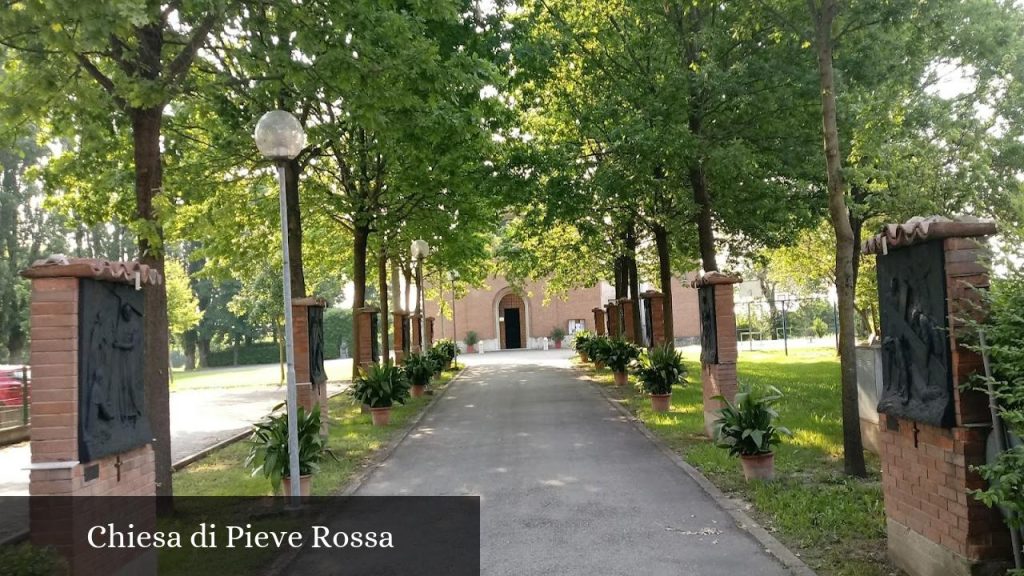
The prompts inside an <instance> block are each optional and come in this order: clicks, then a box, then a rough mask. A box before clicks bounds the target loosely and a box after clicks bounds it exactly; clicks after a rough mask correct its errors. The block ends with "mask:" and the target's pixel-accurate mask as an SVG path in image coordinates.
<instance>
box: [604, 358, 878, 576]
mask: <svg viewBox="0 0 1024 576" xmlns="http://www.w3.org/2000/svg"><path fill="white" fill-rule="evenodd" d="M686 367H687V370H688V372H689V376H688V380H689V383H688V384H687V385H685V386H677V387H676V388H675V390H674V391H673V396H672V410H671V412H669V413H668V414H664V415H661V414H655V413H653V412H652V411H651V409H650V402H649V401H648V399H647V397H645V396H643V395H642V394H640V393H638V392H637V391H636V389H635V387H634V386H633V383H634V379H633V378H632V377H631V378H630V385H629V386H624V387H621V388H620V387H616V386H615V385H614V383H613V380H612V374H611V372H610V371H609V370H607V369H604V370H600V371H595V370H594V368H593V365H588V366H587V370H589V371H590V372H591V374H592V375H593V377H594V379H595V380H596V381H597V382H599V383H601V384H602V385H605V386H607V387H608V389H609V390H610V392H611V394H612V395H613V396H614V397H616V398H619V399H621V400H622V401H623V402H624V403H625V405H626V406H627V407H628V408H629V409H630V410H631V411H632V412H633V413H635V414H637V416H638V417H639V418H640V419H641V420H642V421H643V422H644V424H646V426H647V427H648V428H649V429H650V430H651V431H652V432H654V433H655V434H656V435H658V436H659V437H660V438H661V439H662V440H663V441H665V442H666V443H667V444H668V445H669V446H670V447H671V448H672V449H674V450H676V451H677V452H679V453H680V454H682V455H683V457H684V458H685V459H686V460H687V462H689V463H690V464H692V465H694V466H695V467H697V468H698V469H700V470H701V472H703V473H704V474H705V475H706V476H707V477H708V478H709V479H710V480H711V481H712V482H714V483H715V484H716V485H717V486H718V487H719V488H721V489H722V490H723V491H725V492H728V493H730V494H732V495H735V496H740V497H742V498H743V499H745V500H746V501H748V502H750V503H752V504H753V510H751V512H752V513H753V516H754V517H755V518H756V519H757V520H758V522H760V523H761V524H762V526H764V527H765V528H766V529H767V530H769V531H770V532H773V533H774V534H775V536H776V537H777V538H778V539H779V540H781V541H782V542H783V543H784V544H785V545H786V546H787V547H789V548H790V550H792V551H793V552H794V553H796V554H798V555H799V556H800V557H801V558H802V559H803V560H804V561H805V562H807V564H808V565H809V566H810V567H811V568H812V569H814V570H815V571H817V572H818V573H820V574H823V575H826V574H829V575H836V576H881V575H888V574H893V573H898V570H897V569H896V568H895V567H894V566H892V565H891V564H890V563H889V561H888V559H887V557H886V553H885V510H884V507H883V504H882V489H881V484H880V477H879V472H878V470H879V462H878V458H877V457H876V456H875V455H873V454H868V455H867V457H868V470H869V471H870V473H871V477H870V478H868V479H867V480H856V479H851V478H848V477H846V476H844V475H843V463H842V454H843V440H842V420H841V406H840V393H839V361H838V358H837V357H836V355H835V350H834V349H803V350H791V351H790V353H789V356H785V355H784V354H783V352H782V351H766V352H756V351H755V352H744V351H741V352H740V358H739V363H738V370H739V379H740V381H741V382H745V383H750V384H753V385H755V386H756V385H773V386H776V387H777V388H779V389H780V390H781V391H782V393H783V394H784V398H783V400H782V402H781V403H780V404H779V406H778V410H779V413H780V424H781V425H783V426H786V427H788V428H789V429H790V430H791V431H792V432H793V438H789V439H784V440H783V444H782V445H781V446H779V447H777V449H776V456H775V467H776V478H777V479H776V481H775V482H770V483H764V482H754V483H751V484H748V483H746V481H745V480H744V479H743V472H742V471H741V469H740V463H739V461H738V459H736V458H730V457H729V456H728V452H727V451H726V450H723V449H721V448H716V447H715V446H714V444H712V443H711V442H710V441H709V440H708V439H707V437H706V436H704V416H703V402H702V399H701V383H700V364H699V361H698V358H697V357H696V356H694V355H688V356H687V362H686Z"/></svg>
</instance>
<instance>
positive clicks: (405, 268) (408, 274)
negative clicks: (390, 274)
mask: <svg viewBox="0 0 1024 576" xmlns="http://www.w3.org/2000/svg"><path fill="white" fill-rule="evenodd" d="M402 277H403V278H405V305H404V306H402V309H403V310H405V312H406V313H408V312H409V310H411V309H412V308H410V307H409V299H410V298H411V297H412V265H411V264H402Z"/></svg>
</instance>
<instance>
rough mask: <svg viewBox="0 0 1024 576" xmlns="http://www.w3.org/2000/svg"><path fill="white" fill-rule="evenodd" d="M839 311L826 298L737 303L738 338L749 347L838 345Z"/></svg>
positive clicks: (784, 347) (742, 344)
mask: <svg viewBox="0 0 1024 576" xmlns="http://www.w3.org/2000/svg"><path fill="white" fill-rule="evenodd" d="M838 324H839V322H838V314H837V310H836V306H835V304H834V303H832V302H829V301H828V300H826V299H823V298H788V299H780V300H775V301H772V302H769V301H765V300H753V301H749V302H738V303H737V305H736V337H737V339H738V340H739V342H740V347H741V348H745V349H748V350H783V351H785V352H786V353H787V354H788V353H789V349H790V348H791V347H797V348H801V347H819V346H837V345H838V336H837V334H838V330H837V329H836V327H837V326H838Z"/></svg>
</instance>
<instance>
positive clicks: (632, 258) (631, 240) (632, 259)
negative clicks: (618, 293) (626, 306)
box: [626, 225, 644, 344]
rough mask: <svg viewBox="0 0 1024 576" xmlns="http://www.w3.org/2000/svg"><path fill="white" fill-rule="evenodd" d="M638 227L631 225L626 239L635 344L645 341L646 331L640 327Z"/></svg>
mask: <svg viewBox="0 0 1024 576" xmlns="http://www.w3.org/2000/svg"><path fill="white" fill-rule="evenodd" d="M636 245H637V238H636V227H635V226H633V225H630V227H629V233H628V235H627V237H626V250H627V253H626V254H627V255H626V266H627V273H628V274H627V277H628V278H629V299H630V300H632V301H633V306H632V309H633V314H632V315H633V342H636V343H637V344H640V343H642V342H643V341H644V329H643V326H641V325H640V273H639V270H638V269H637V265H636Z"/></svg>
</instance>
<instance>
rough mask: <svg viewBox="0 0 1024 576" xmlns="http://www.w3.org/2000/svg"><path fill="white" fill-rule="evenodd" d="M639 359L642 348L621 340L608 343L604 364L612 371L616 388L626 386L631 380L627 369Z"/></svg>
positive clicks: (616, 339)
mask: <svg viewBox="0 0 1024 576" xmlns="http://www.w3.org/2000/svg"><path fill="white" fill-rule="evenodd" d="M639 357H640V348H639V347H637V346H636V345H635V344H633V343H631V342H626V341H625V340H622V339H621V338H615V339H614V340H611V341H609V342H608V349H607V351H605V353H604V362H605V364H607V365H608V367H609V368H611V369H612V373H613V374H614V375H615V385H616V386H625V385H626V382H627V381H628V380H629V377H628V376H627V373H626V369H627V368H629V365H630V364H632V363H633V361H634V360H636V359H637V358H639Z"/></svg>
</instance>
